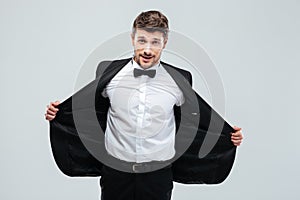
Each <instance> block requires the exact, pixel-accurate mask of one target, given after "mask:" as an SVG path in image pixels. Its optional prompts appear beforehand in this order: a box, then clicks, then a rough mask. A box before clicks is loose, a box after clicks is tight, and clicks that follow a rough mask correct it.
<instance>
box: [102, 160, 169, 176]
mask: <svg viewBox="0 0 300 200" xmlns="http://www.w3.org/2000/svg"><path fill="white" fill-rule="evenodd" d="M110 157H111V158H110V159H109V160H110V162H109V163H106V164H105V165H107V166H109V167H110V168H113V169H115V170H118V171H123V172H128V173H145V172H152V171H156V170H160V169H166V168H170V167H172V162H171V160H167V161H151V162H142V163H136V162H127V161H124V160H120V159H117V158H115V157H112V156H110Z"/></svg>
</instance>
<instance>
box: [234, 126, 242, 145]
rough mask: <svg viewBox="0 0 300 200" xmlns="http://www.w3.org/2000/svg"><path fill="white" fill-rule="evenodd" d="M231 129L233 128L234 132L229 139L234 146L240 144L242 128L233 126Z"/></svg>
mask: <svg viewBox="0 0 300 200" xmlns="http://www.w3.org/2000/svg"><path fill="white" fill-rule="evenodd" d="M233 129H234V130H235V132H234V133H231V141H232V143H233V144H234V145H235V146H240V144H241V143H242V140H243V134H242V131H241V130H242V128H239V127H237V126H234V127H233Z"/></svg>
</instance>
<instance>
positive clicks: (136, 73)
mask: <svg viewBox="0 0 300 200" xmlns="http://www.w3.org/2000/svg"><path fill="white" fill-rule="evenodd" d="M155 73H156V70H155V69H150V70H142V69H137V68H134V70H133V76H134V77H138V76H141V75H147V76H149V77H150V78H153V77H154V76H155Z"/></svg>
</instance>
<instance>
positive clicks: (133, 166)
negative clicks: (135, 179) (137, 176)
mask: <svg viewBox="0 0 300 200" xmlns="http://www.w3.org/2000/svg"><path fill="white" fill-rule="evenodd" d="M141 166H143V164H141V163H134V164H133V165H132V171H134V172H139V170H138V169H137V167H141Z"/></svg>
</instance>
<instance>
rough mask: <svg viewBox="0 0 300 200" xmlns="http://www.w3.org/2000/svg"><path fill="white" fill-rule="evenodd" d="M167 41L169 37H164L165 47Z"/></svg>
mask: <svg viewBox="0 0 300 200" xmlns="http://www.w3.org/2000/svg"><path fill="white" fill-rule="evenodd" d="M167 42H168V37H165V38H164V46H163V49H164V48H165V47H166V45H167Z"/></svg>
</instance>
